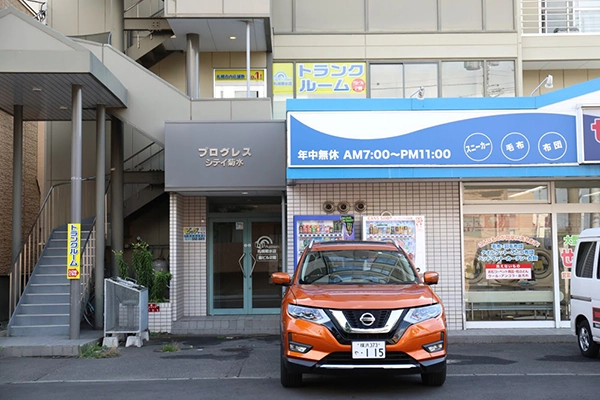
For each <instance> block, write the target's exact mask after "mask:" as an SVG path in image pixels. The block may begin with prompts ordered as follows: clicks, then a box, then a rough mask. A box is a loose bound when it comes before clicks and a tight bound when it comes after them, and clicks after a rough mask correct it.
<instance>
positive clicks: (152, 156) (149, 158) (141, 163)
mask: <svg viewBox="0 0 600 400" xmlns="http://www.w3.org/2000/svg"><path fill="white" fill-rule="evenodd" d="M164 151H165V149H160V150H159V151H157V152H156V153H154V154H152V155H151V156H150V157H148V158H146V159H145V160H142V161H140V162H139V163H137V164H136V165H134V167H133V169H137V168H139V167H140V166H141V165H143V164H145V163H146V162H148V161H150V160H152V159H153V158H154V157H156V156H158V155H160V154H162V153H163V152H164Z"/></svg>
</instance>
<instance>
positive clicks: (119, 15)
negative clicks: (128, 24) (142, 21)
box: [110, 0, 125, 52]
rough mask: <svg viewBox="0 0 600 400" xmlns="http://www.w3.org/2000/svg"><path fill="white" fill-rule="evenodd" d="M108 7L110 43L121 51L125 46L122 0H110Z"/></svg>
mask: <svg viewBox="0 0 600 400" xmlns="http://www.w3.org/2000/svg"><path fill="white" fill-rule="evenodd" d="M110 7H111V9H110V44H111V46H113V47H114V48H115V49H117V50H119V51H121V52H122V51H123V50H124V47H125V39H124V37H125V36H124V28H125V26H124V17H125V6H124V0H111V2H110Z"/></svg>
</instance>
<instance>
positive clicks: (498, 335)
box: [0, 328, 577, 357]
mask: <svg viewBox="0 0 600 400" xmlns="http://www.w3.org/2000/svg"><path fill="white" fill-rule="evenodd" d="M229 334H230V333H228V332H224V334H223V335H220V336H227V335H229ZM5 335H6V332H0V357H78V356H79V350H80V348H81V347H82V346H85V345H88V344H102V339H103V337H104V333H103V332H102V331H93V330H82V331H81V333H80V338H79V339H78V340H70V339H68V338H66V337H51V336H49V337H6V336H5ZM253 335H261V336H265V332H264V331H261V332H255V333H253V332H251V331H245V333H244V335H237V336H253ZM268 335H270V336H277V333H276V332H271V333H269V334H268ZM181 336H184V337H185V336H186V335H181ZM187 336H188V337H190V338H191V337H194V336H206V337H210V336H212V337H217V336H219V335H217V334H210V335H192V334H190V335H187ZM150 340H152V338H151V339H150ZM576 340H577V339H576V337H575V335H574V334H573V333H572V332H571V330H570V329H567V328H560V329H555V328H535V329H534V328H531V329H523V328H505V329H470V330H460V331H457V330H451V331H448V344H449V345H452V344H470V343H576ZM119 346H120V347H123V346H124V343H120V344H119Z"/></svg>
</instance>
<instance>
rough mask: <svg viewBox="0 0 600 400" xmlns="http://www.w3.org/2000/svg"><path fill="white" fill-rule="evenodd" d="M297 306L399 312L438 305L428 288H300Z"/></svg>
mask: <svg viewBox="0 0 600 400" xmlns="http://www.w3.org/2000/svg"><path fill="white" fill-rule="evenodd" d="M292 290H293V295H294V297H295V298H296V304H298V305H303V306H308V307H318V308H331V309H363V310H364V309H396V308H410V307H418V306H423V305H427V304H432V303H436V302H439V299H438V298H437V297H436V296H435V294H434V293H433V291H432V290H431V288H430V287H429V286H426V285H418V284H414V285H298V286H296V287H294V288H293V289H292Z"/></svg>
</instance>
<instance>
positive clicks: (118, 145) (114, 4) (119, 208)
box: [96, 0, 125, 296]
mask: <svg viewBox="0 0 600 400" xmlns="http://www.w3.org/2000/svg"><path fill="white" fill-rule="evenodd" d="M110 7H111V9H110V18H111V30H110V38H111V42H110V43H111V45H112V46H113V47H114V48H115V49H117V50H119V51H121V52H122V51H123V50H124V45H125V44H124V35H123V32H124V11H125V6H124V0H111V1H110ZM110 126H111V139H110V140H111V182H112V183H111V201H110V204H111V222H110V226H111V229H110V237H111V238H110V246H111V249H112V250H114V251H123V231H124V229H123V225H124V221H123V196H124V195H123V181H124V178H123V163H124V162H125V161H124V157H123V154H124V149H123V122H121V120H119V119H118V118H117V117H115V116H114V115H113V116H111V120H110ZM102 268H104V266H102ZM111 276H119V269H118V266H117V260H116V258H115V257H114V256H113V257H112V258H111ZM102 290H104V287H102V289H101V292H102ZM97 294H98V293H96V296H97Z"/></svg>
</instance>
